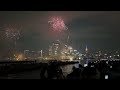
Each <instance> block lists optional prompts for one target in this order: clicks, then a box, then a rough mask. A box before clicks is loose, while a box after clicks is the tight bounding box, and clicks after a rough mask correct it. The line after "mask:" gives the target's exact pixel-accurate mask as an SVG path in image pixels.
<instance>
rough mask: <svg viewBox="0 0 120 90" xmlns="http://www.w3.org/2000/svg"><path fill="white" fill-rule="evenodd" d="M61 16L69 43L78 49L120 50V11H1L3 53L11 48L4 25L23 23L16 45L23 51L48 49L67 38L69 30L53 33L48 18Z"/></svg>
mask: <svg viewBox="0 0 120 90" xmlns="http://www.w3.org/2000/svg"><path fill="white" fill-rule="evenodd" d="M52 16H61V17H62V18H63V20H64V21H65V24H66V26H67V27H68V30H69V31H70V42H69V44H70V45H72V46H73V47H74V48H75V49H78V50H79V51H83V50H84V49H85V46H86V45H87V46H88V49H90V50H97V49H100V50H117V49H120V47H119V46H120V41H119V38H120V11H0V52H3V51H7V50H8V47H12V41H10V40H8V39H6V37H5V32H4V29H3V26H4V25H7V24H11V25H15V24H18V25H20V26H22V29H21V31H20V32H21V36H20V39H19V40H17V48H18V49H20V50H24V49H30V50H41V49H43V50H47V49H48V46H49V45H50V44H51V43H52V42H53V41H55V40H56V39H58V38H60V39H61V40H63V41H66V38H67V32H62V33H59V32H54V31H52V30H51V28H50V25H49V24H48V20H49V17H52Z"/></svg>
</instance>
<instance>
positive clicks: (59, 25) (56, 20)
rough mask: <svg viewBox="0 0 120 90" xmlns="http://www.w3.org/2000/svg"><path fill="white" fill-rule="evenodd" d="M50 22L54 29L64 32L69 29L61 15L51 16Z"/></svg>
mask: <svg viewBox="0 0 120 90" xmlns="http://www.w3.org/2000/svg"><path fill="white" fill-rule="evenodd" d="M48 23H50V25H51V27H52V29H53V30H54V31H59V32H62V31H64V30H67V29H68V28H67V27H66V25H65V23H64V20H63V19H62V18H61V17H51V18H50V20H49V21H48Z"/></svg>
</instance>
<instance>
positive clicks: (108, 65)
mask: <svg viewBox="0 0 120 90" xmlns="http://www.w3.org/2000/svg"><path fill="white" fill-rule="evenodd" d="M70 64H71V65H70ZM76 64H78V63H76ZM30 65H32V68H31V69H30V68H29V69H28V67H27V69H26V70H25V69H23V70H21V72H15V71H14V70H13V71H14V72H9V73H8V72H7V73H8V74H4V75H2V74H1V76H0V79H80V80H82V79H87V80H89V79H90V80H91V79H120V61H95V62H89V63H88V66H86V67H84V66H82V65H81V64H79V67H75V66H74V65H75V63H68V62H66V63H65V62H64V63H60V62H56V61H55V62H51V63H37V64H36V63H35V62H34V63H33V62H32V63H31V64H30ZM30 65H28V66H30ZM23 66H24V65H23ZM25 66H26V64H25ZM17 67H18V66H17ZM21 67H22V66H21ZM30 67H31V66H30ZM33 67H34V68H33ZM22 68H23V67H22ZM6 70H7V69H6ZM16 70H18V71H19V70H20V67H19V69H18V68H16Z"/></svg>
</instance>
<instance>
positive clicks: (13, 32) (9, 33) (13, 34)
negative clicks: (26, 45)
mask: <svg viewBox="0 0 120 90" xmlns="http://www.w3.org/2000/svg"><path fill="white" fill-rule="evenodd" d="M4 29H5V34H6V37H7V38H11V39H16V40H18V39H19V37H20V31H19V30H20V29H18V27H17V25H8V26H5V28H4Z"/></svg>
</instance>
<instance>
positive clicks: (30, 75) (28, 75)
mask: <svg viewBox="0 0 120 90" xmlns="http://www.w3.org/2000/svg"><path fill="white" fill-rule="evenodd" d="M73 66H75V67H78V64H71V65H65V66H61V69H62V71H63V74H64V76H66V75H67V74H69V73H71V71H72V67H73ZM2 78H3V79H40V70H33V71H26V72H21V73H17V74H9V75H8V77H0V79H2Z"/></svg>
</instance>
